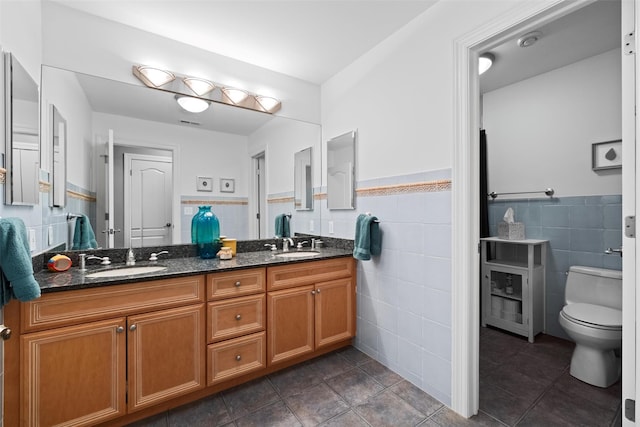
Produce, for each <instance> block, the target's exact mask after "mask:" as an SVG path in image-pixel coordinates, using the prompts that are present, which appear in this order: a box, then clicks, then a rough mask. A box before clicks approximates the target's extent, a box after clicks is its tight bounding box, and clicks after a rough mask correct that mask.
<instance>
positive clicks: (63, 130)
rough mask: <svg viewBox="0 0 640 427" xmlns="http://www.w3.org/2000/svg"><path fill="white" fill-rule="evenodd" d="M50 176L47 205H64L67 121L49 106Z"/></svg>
mask: <svg viewBox="0 0 640 427" xmlns="http://www.w3.org/2000/svg"><path fill="white" fill-rule="evenodd" d="M50 123H51V148H50V150H51V151H50V152H51V165H50V167H51V169H50V173H51V177H50V184H51V189H50V195H49V206H51V207H58V208H61V207H64V206H65V205H66V201H67V187H66V185H67V121H66V120H65V119H64V117H62V115H61V114H60V112H59V111H58V109H57V108H56V107H55V105H52V106H51V122H50Z"/></svg>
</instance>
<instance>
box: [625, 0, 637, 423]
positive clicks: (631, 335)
mask: <svg viewBox="0 0 640 427" xmlns="http://www.w3.org/2000/svg"><path fill="white" fill-rule="evenodd" d="M637 21H638V18H637V17H636V11H635V8H634V2H632V1H623V2H622V33H623V34H622V38H623V52H622V154H623V155H622V216H623V221H625V220H626V218H630V217H635V215H636V212H637V209H636V206H637V203H638V201H640V200H639V199H640V198H638V197H637V195H636V191H637V189H636V162H637V157H636V156H637V153H636V132H635V129H636V125H637V124H640V122H639V121H638V118H637V117H636V116H635V114H634V112H635V108H636V99H635V98H636V81H637V77H636V63H637V54H636V53H635V49H633V47H629V46H627V45H626V41H632V42H633V44H636V43H637V42H636V41H635V40H636V37H635V31H634V28H638V26H637V24H636V22H637ZM630 34H631V35H630ZM636 45H637V44H636ZM625 230H626V227H625V226H624V222H623V236H622V247H623V248H624V257H623V258H622V420H623V425H634V423H633V422H632V421H631V420H629V419H628V418H627V417H626V416H625V404H626V403H627V400H629V401H633V400H635V399H636V390H637V389H638V387H640V384H638V379H637V370H636V369H637V365H638V363H639V362H640V359H638V357H639V356H640V351H638V350H637V344H638V339H637V337H636V334H637V329H636V308H637V307H638V303H639V302H640V300H639V299H638V298H639V297H640V292H638V293H637V292H636V289H635V287H636V263H637V262H638V255H639V254H638V252H637V251H636V239H635V237H632V236H631V235H630V234H629V233H628V232H626V231H625ZM636 232H637V231H636Z"/></svg>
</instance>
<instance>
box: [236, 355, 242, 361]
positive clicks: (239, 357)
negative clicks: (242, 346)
mask: <svg viewBox="0 0 640 427" xmlns="http://www.w3.org/2000/svg"><path fill="white" fill-rule="evenodd" d="M241 359H242V356H240V355H239V354H238V355H237V356H236V360H237V361H238V362H239V361H240V360H241Z"/></svg>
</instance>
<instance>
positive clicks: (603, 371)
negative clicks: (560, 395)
mask: <svg viewBox="0 0 640 427" xmlns="http://www.w3.org/2000/svg"><path fill="white" fill-rule="evenodd" d="M621 366H622V365H621V360H620V358H619V357H616V355H615V353H614V350H609V351H602V350H597V349H594V348H591V347H585V346H582V345H579V344H577V345H576V348H575V349H574V350H573V356H572V357H571V370H570V373H571V375H572V376H573V377H575V378H577V379H579V380H580V381H583V382H585V383H587V384H591V385H594V386H597V387H603V388H606V387H609V386H611V385H613V384H615V383H616V382H617V381H618V380H619V379H620V373H621Z"/></svg>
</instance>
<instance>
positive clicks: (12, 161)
mask: <svg viewBox="0 0 640 427" xmlns="http://www.w3.org/2000/svg"><path fill="white" fill-rule="evenodd" d="M3 56H4V58H3V60H4V75H5V116H6V117H5V129H6V142H5V168H6V170H7V172H6V182H5V204H11V205H37V204H38V203H39V202H40V191H39V179H40V132H39V130H38V129H39V123H38V118H39V104H38V101H39V96H38V85H37V84H36V82H35V81H34V80H33V79H32V78H31V76H30V75H29V73H27V71H26V70H25V69H24V67H23V66H22V65H21V64H20V62H19V61H18V60H17V59H16V57H15V56H14V55H13V54H11V53H4V55H3Z"/></svg>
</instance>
